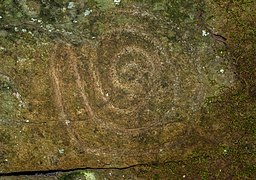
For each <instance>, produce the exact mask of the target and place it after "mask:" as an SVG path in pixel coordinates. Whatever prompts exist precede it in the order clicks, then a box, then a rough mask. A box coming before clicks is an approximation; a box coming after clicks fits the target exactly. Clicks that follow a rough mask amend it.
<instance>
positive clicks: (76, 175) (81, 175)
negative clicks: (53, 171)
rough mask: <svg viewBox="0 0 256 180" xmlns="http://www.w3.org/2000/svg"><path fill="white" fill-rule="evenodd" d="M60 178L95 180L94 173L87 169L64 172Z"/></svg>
mask: <svg viewBox="0 0 256 180" xmlns="http://www.w3.org/2000/svg"><path fill="white" fill-rule="evenodd" d="M59 179H60V180H96V177H95V174H94V173H93V172H89V171H75V172H72V173H69V174H65V175H63V176H61V177H60V178H59Z"/></svg>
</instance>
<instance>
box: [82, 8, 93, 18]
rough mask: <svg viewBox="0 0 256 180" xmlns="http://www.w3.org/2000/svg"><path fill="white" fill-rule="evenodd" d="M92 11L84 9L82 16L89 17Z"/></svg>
mask: <svg viewBox="0 0 256 180" xmlns="http://www.w3.org/2000/svg"><path fill="white" fill-rule="evenodd" d="M91 12H92V10H89V9H86V10H85V11H84V16H89V15H90V14H91Z"/></svg>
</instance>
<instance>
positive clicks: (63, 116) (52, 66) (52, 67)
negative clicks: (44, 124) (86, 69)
mask: <svg viewBox="0 0 256 180" xmlns="http://www.w3.org/2000/svg"><path fill="white" fill-rule="evenodd" d="M56 48H57V47H55V48H54V49H55V50H54V53H53V54H52V57H51V58H50V75H51V77H52V83H53V90H54V95H55V96H54V97H55V101H56V106H57V109H58V112H59V118H60V119H61V120H64V121H65V123H66V121H68V118H67V115H66V113H65V110H64V106H63V100H62V93H61V90H60V81H59V77H58V75H57V72H56V67H55V63H54V59H55V54H56Z"/></svg>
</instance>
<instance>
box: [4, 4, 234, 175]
mask: <svg viewBox="0 0 256 180" xmlns="http://www.w3.org/2000/svg"><path fill="white" fill-rule="evenodd" d="M23 3H26V1H24V2H23ZM79 3H81V2H80V1H79V2H75V4H74V6H72V7H71V6H70V7H69V5H70V4H64V5H63V7H62V6H61V7H62V9H61V10H62V11H61V12H62V13H63V14H61V17H62V18H63V19H60V20H58V19H57V18H58V16H56V19H57V20H56V21H57V22H55V23H51V22H50V21H47V18H46V20H44V21H43V20H41V19H40V18H38V17H39V16H40V15H39V13H38V11H39V10H40V8H41V7H39V6H40V3H35V6H36V7H35V8H34V10H33V11H32V10H31V12H30V11H27V10H26V9H29V8H30V9H31V8H32V7H29V6H26V5H24V4H23V5H19V6H21V7H22V8H20V9H21V10H23V11H24V9H25V11H27V13H25V15H26V16H28V17H26V18H25V20H24V21H25V22H26V23H27V24H26V23H23V24H18V23H16V22H13V23H10V24H8V25H2V29H5V30H3V32H6V33H1V34H0V35H2V36H4V38H3V39H1V41H0V42H1V44H0V61H1V67H0V98H1V101H0V107H1V109H0V112H1V114H0V133H1V137H0V147H1V148H0V158H1V159H0V160H1V161H0V167H1V169H0V170H1V173H7V172H17V171H39V170H49V169H70V168H71V167H72V168H77V167H93V168H102V167H127V166H132V165H135V164H145V163H148V162H154V161H160V162H164V161H167V160H175V159H182V158H184V157H186V156H187V155H188V154H189V153H190V152H191V150H192V149H193V148H194V147H195V146H197V142H193V141H191V139H190V136H191V133H192V131H193V130H195V129H197V124H198V122H199V118H200V115H201V112H200V109H201V108H202V107H203V106H204V105H205V102H206V100H207V98H209V97H212V96H216V95H219V94H221V93H222V92H224V91H225V89H227V88H230V87H232V86H234V82H235V81H234V74H233V70H232V67H231V64H230V63H229V61H228V55H227V54H225V53H224V51H222V50H219V49H220V48H223V47H225V46H224V45H225V44H222V43H221V42H216V40H214V39H213V38H212V37H211V36H210V35H209V34H207V33H206V34H205V32H204V31H205V30H204V29H200V28H199V27H198V26H197V25H196V23H195V21H196V18H195V16H192V15H193V14H191V16H188V17H186V18H184V19H183V21H182V22H175V21H174V20H173V19H172V18H171V17H170V16H169V15H166V14H164V13H161V12H159V11H158V10H155V9H154V8H152V7H147V6H143V5H142V4H140V3H135V2H126V1H124V2H122V3H121V4H120V5H111V6H107V7H106V8H103V9H102V6H104V5H102V4H100V5H101V6H99V8H95V9H93V10H92V11H90V8H89V5H90V4H89V3H88V4H86V3H82V4H83V5H84V6H79V7H84V9H83V10H85V12H87V13H86V14H85V13H84V11H81V12H80V14H79V11H74V9H75V7H76V6H75V5H78V4H79ZM66 5H68V7H66ZM80 5H81V4H80ZM86 5H88V7H85V6H86ZM93 7H94V6H92V8H93ZM42 8H43V5H42ZM32 9H33V8H32ZM88 9H89V10H88ZM44 10H46V9H41V11H42V12H44ZM86 10H87V11H86ZM88 11H89V12H90V13H88ZM76 13H78V14H76ZM174 14H175V13H174ZM58 15H59V14H58ZM3 18H5V16H3ZM8 29H12V30H11V31H10V30H8ZM217 49H218V50H219V51H216V50H217Z"/></svg>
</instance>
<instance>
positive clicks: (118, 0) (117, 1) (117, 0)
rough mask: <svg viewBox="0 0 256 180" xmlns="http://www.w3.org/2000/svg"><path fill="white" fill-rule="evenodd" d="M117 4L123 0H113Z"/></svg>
mask: <svg viewBox="0 0 256 180" xmlns="http://www.w3.org/2000/svg"><path fill="white" fill-rule="evenodd" d="M113 1H114V3H115V4H116V5H119V4H120V2H121V0H113Z"/></svg>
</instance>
